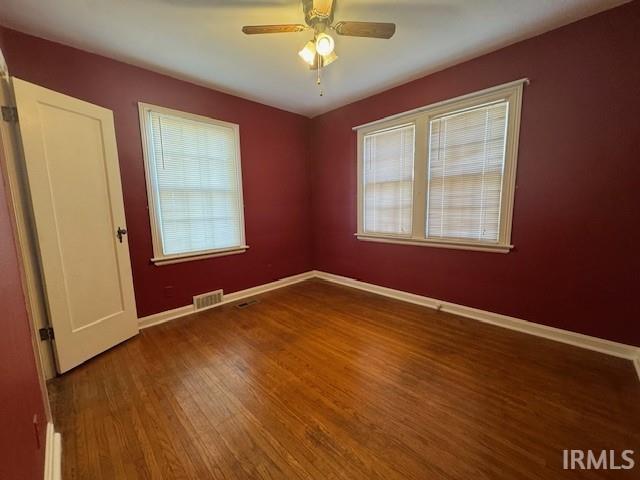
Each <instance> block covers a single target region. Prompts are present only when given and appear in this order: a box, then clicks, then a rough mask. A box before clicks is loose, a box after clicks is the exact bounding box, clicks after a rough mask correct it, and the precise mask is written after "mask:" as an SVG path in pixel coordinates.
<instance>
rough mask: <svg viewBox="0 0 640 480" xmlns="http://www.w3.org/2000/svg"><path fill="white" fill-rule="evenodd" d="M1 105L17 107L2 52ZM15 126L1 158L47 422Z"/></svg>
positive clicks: (48, 374)
mask: <svg viewBox="0 0 640 480" xmlns="http://www.w3.org/2000/svg"><path fill="white" fill-rule="evenodd" d="M0 105H2V106H15V102H14V99H13V94H12V91H11V88H10V82H9V72H8V69H7V65H6V62H5V60H4V56H3V54H2V50H0ZM19 145H20V143H19V140H18V133H17V129H16V127H15V124H13V123H10V122H6V121H4V120H2V119H0V149H1V152H0V155H2V156H3V157H4V160H5V162H4V168H3V174H4V176H5V181H6V183H7V184H8V185H7V187H8V189H7V190H8V192H9V195H10V198H9V199H8V200H9V203H10V205H9V207H10V210H11V211H12V213H13V215H12V217H13V218H12V220H13V223H14V231H15V234H16V240H17V243H18V250H19V252H20V255H19V258H18V262H19V268H20V272H21V276H22V286H23V291H24V295H25V297H26V298H25V304H26V308H27V314H28V317H29V320H30V325H29V327H30V330H31V341H32V346H33V354H34V357H35V360H36V370H37V373H38V378H39V381H40V390H41V393H42V399H43V404H44V411H45V415H46V417H47V421H48V422H49V423H51V422H52V421H53V418H52V415H51V406H50V404H49V397H48V394H47V383H46V381H47V379H49V378H52V377H54V376H55V374H56V371H55V364H54V359H53V352H52V349H51V345H50V342H45V341H41V340H40V337H39V334H38V330H39V329H40V328H42V327H44V326H47V325H48V319H47V315H46V307H45V299H44V295H43V291H42V288H41V277H40V267H39V261H38V252H37V250H36V247H35V242H34V238H35V237H33V236H32V233H33V229H32V223H31V216H30V212H29V207H28V206H29V205H30V203H29V202H30V200H29V196H28V192H27V191H26V190H25V189H24V186H25V183H23V180H24V178H23V177H22V176H21V173H22V172H23V168H22V166H23V162H22V157H21V152H20V147H19Z"/></svg>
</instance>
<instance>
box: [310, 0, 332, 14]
mask: <svg viewBox="0 0 640 480" xmlns="http://www.w3.org/2000/svg"><path fill="white" fill-rule="evenodd" d="M313 9H314V10H315V11H316V13H318V14H319V15H324V16H326V17H329V16H331V13H332V10H333V0H313Z"/></svg>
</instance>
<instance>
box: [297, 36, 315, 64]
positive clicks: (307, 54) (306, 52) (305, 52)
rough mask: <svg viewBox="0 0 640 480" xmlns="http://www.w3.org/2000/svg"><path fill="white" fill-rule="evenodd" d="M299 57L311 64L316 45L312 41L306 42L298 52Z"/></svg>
mask: <svg viewBox="0 0 640 480" xmlns="http://www.w3.org/2000/svg"><path fill="white" fill-rule="evenodd" d="M298 55H300V58H302V60H304V61H305V62H306V63H308V64H309V65H313V63H314V60H315V58H316V45H315V43H313V42H312V41H309V42H307V44H306V45H305V46H304V48H303V49H302V50H300V51H299V52H298Z"/></svg>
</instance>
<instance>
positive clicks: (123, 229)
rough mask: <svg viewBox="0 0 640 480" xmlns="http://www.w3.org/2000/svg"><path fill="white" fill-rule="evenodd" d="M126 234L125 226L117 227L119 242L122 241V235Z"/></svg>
mask: <svg viewBox="0 0 640 480" xmlns="http://www.w3.org/2000/svg"><path fill="white" fill-rule="evenodd" d="M126 234H127V229H126V228H122V227H118V231H117V232H116V236H117V237H118V240H120V243H122V237H123V236H125V235H126Z"/></svg>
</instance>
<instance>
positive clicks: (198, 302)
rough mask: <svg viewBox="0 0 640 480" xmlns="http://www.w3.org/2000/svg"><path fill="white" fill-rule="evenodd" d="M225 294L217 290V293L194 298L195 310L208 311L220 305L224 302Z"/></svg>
mask: <svg viewBox="0 0 640 480" xmlns="http://www.w3.org/2000/svg"><path fill="white" fill-rule="evenodd" d="M222 296H223V292H222V290H216V291H215V292H208V293H203V294H202V295H196V296H194V297H193V308H194V309H195V310H196V311H198V310H206V309H207V308H211V307H213V306H215V305H217V304H218V303H221V302H222Z"/></svg>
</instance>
